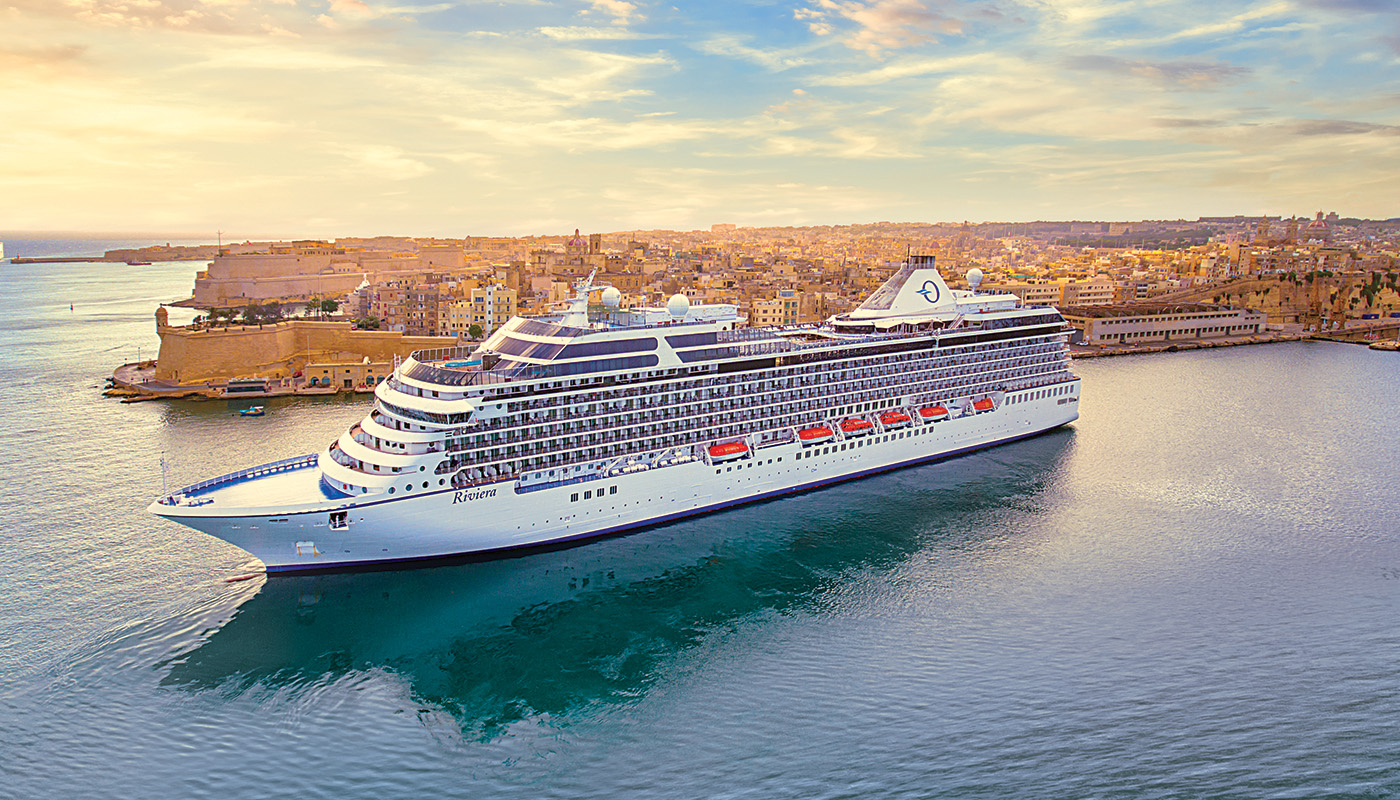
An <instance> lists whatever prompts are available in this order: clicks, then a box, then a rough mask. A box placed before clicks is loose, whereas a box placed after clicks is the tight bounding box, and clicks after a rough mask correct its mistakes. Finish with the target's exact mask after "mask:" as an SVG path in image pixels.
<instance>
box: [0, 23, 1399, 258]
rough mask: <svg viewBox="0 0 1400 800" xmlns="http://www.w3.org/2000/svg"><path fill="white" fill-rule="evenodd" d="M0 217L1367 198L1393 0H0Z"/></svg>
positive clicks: (423, 225)
mask: <svg viewBox="0 0 1400 800" xmlns="http://www.w3.org/2000/svg"><path fill="white" fill-rule="evenodd" d="M0 31H4V34H3V36H0V228H3V229H8V230H22V229H32V230H44V229H47V230H104V231H119V230H143V231H149V230H165V231H182V232H187V233H198V234H201V235H203V234H209V235H212V234H213V233H214V231H216V230H221V231H223V232H224V237H225V239H226V240H227V239H238V240H241V239H243V238H250V237H256V236H267V235H277V236H307V237H310V236H316V237H334V236H354V235H376V234H400V235H416V236H429V235H437V236H468V235H523V234H557V233H561V232H567V231H572V230H573V229H574V228H581V229H583V230H584V231H585V232H588V231H598V232H603V231H618V230H632V229H650V228H669V229H676V230H692V229H697V228H708V227H709V226H710V225H711V224H713V223H736V224H740V225H839V224H851V223H865V222H877V221H882V220H888V221H904V222H907V221H917V222H940V221H943V222H960V221H963V220H971V221H974V222H977V221H992V220H996V221H1018V220H1036V219H1097V220H1136V219H1164V218H1188V219H1194V218H1195V217H1197V216H1202V215H1207V216H1209V215H1225V214H1275V215H1278V214H1282V215H1285V216H1287V215H1293V214H1299V215H1311V214H1312V213H1313V212H1315V211H1317V210H1319V209H1325V210H1328V211H1331V210H1336V211H1337V212H1339V213H1340V214H1342V216H1362V217H1373V218H1387V217H1394V216H1400V180H1397V179H1398V178H1400V0H1262V1H1260V2H1249V1H1248V0H1245V1H1244V2H1198V1H1197V0H1004V1H1003V0H995V1H993V2H980V1H977V0H795V1H792V2H764V1H763V0H750V1H748V2H744V1H735V0H713V2H704V3H683V4H675V5H672V4H669V3H660V2H648V0H566V1H564V2H552V1H550V0H507V1H506V2H475V1H474V0H442V1H441V2H433V0H0Z"/></svg>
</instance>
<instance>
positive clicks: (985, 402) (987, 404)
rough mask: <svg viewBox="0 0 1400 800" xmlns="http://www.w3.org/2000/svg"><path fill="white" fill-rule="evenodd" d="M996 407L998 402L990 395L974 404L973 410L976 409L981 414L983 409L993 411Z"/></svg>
mask: <svg viewBox="0 0 1400 800" xmlns="http://www.w3.org/2000/svg"><path fill="white" fill-rule="evenodd" d="M994 408H996V403H993V402H992V398H990V397H984V398H982V399H981V400H978V401H977V402H975V403H973V404H972V410H973V411H976V412H977V413H978V414H981V413H982V412H983V411H991V410H992V409H994Z"/></svg>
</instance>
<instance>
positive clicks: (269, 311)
mask: <svg viewBox="0 0 1400 800" xmlns="http://www.w3.org/2000/svg"><path fill="white" fill-rule="evenodd" d="M261 316H262V318H263V320H265V321H267V322H276V321H277V320H279V319H282V304H281V303H278V302H275V301H273V302H269V303H265V304H264V305H263V307H262V310H261Z"/></svg>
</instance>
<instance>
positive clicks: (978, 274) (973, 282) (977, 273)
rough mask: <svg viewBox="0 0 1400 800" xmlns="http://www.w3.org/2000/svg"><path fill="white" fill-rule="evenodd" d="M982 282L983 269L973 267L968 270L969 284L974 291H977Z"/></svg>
mask: <svg viewBox="0 0 1400 800" xmlns="http://www.w3.org/2000/svg"><path fill="white" fill-rule="evenodd" d="M981 283H982V270H980V269H978V268H976V267H973V268H972V269H970V270H968V271H967V285H968V287H969V288H971V289H972V291H974V292H975V291H977V287H978V286H979V285H980V284H981Z"/></svg>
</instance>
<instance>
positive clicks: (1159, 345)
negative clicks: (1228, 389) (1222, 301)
mask: <svg viewBox="0 0 1400 800" xmlns="http://www.w3.org/2000/svg"><path fill="white" fill-rule="evenodd" d="M1310 338H1317V337H1315V336H1310V335H1309V334H1306V333H1302V332H1297V333H1293V332H1287V331H1266V332H1264V333H1259V334H1252V335H1249V336H1213V337H1210V338H1203V339H1176V340H1171V341H1164V340H1158V341H1155V342H1141V343H1137V344H1099V345H1080V344H1072V345H1070V347H1069V352H1070V357H1072V358H1108V357H1111V356H1134V355H1143V354H1146V353H1177V352H1182V351H1185V350H1209V349H1211V348H1215V347H1241V346H1244V345H1251V344H1277V343H1279V342H1297V341H1302V340H1304V339H1310Z"/></svg>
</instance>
